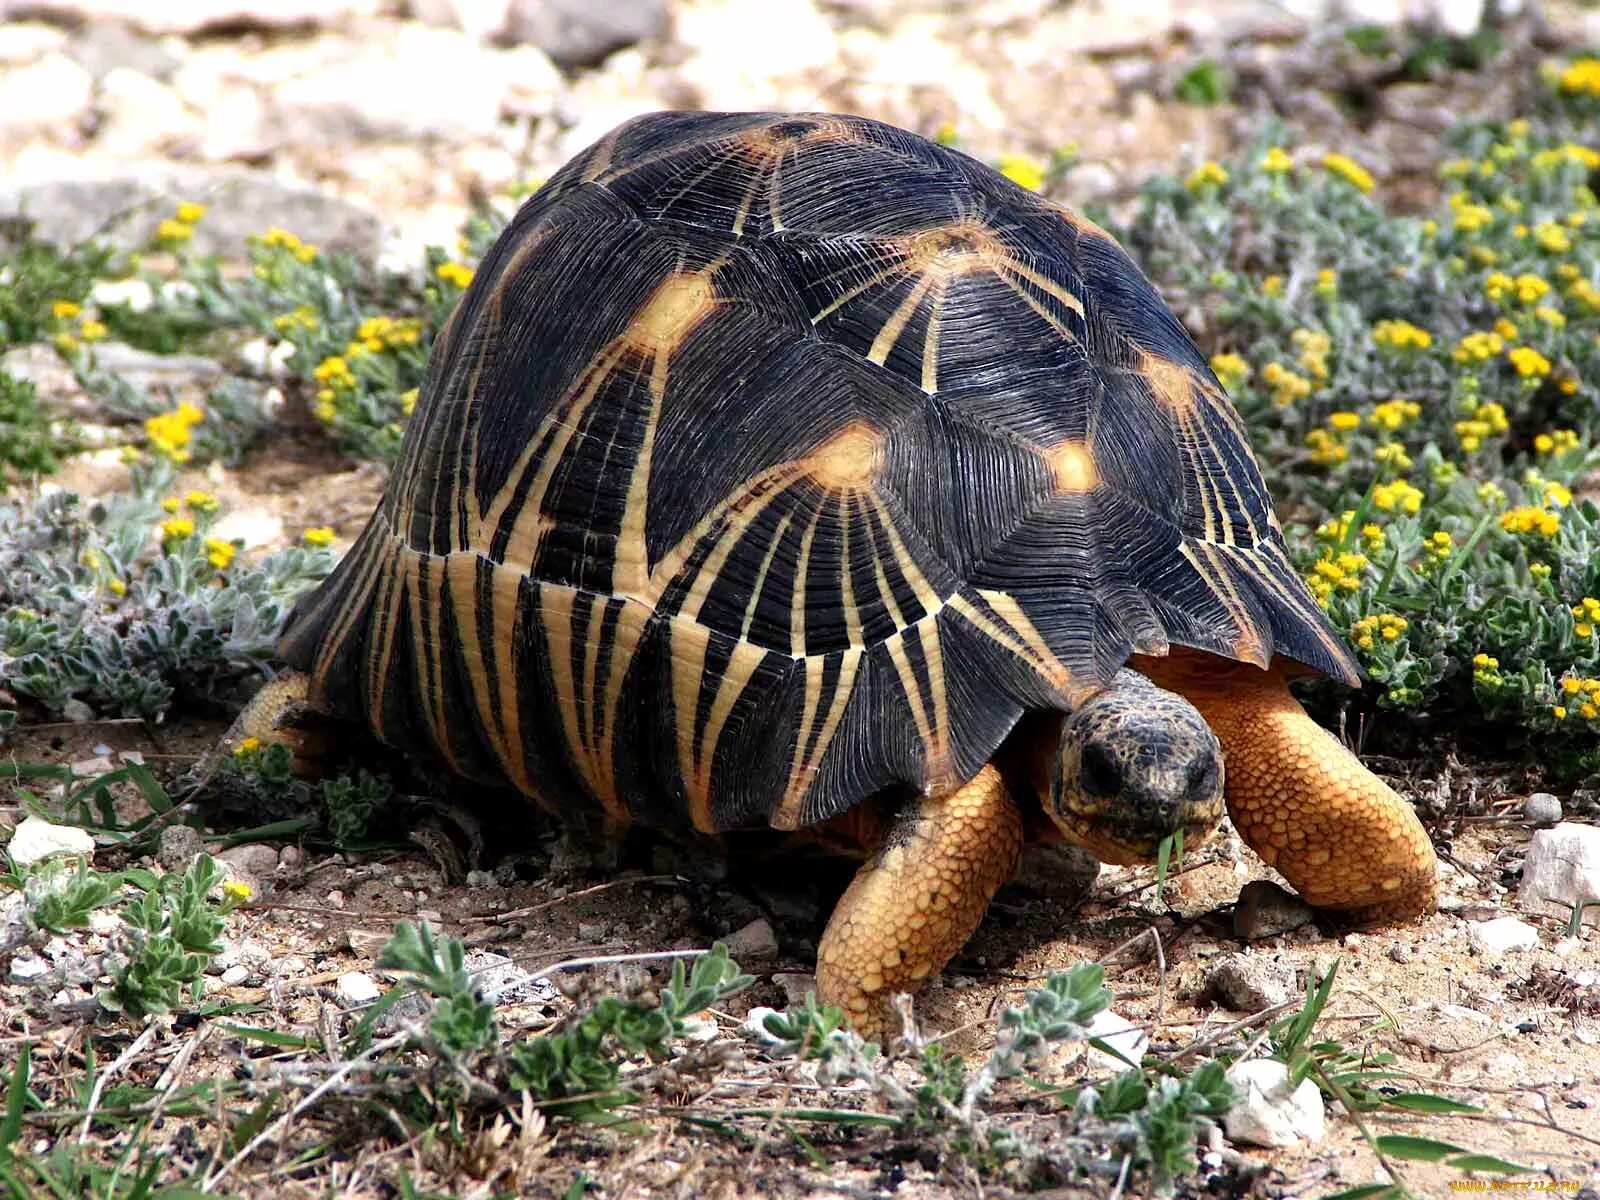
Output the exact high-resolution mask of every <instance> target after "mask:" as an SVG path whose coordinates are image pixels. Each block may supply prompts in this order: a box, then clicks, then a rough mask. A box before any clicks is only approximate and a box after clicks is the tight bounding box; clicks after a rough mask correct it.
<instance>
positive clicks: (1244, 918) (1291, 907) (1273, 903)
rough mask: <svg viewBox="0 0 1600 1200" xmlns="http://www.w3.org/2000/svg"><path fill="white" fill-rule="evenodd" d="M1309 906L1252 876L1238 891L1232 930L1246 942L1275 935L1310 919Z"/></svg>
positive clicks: (1269, 883) (1273, 885)
mask: <svg viewBox="0 0 1600 1200" xmlns="http://www.w3.org/2000/svg"><path fill="white" fill-rule="evenodd" d="M1311 917H1312V912H1311V908H1310V906H1309V905H1307V904H1306V902H1305V901H1304V900H1302V899H1300V897H1298V896H1296V895H1293V894H1292V893H1290V892H1286V891H1284V890H1283V889H1282V888H1281V887H1279V886H1278V885H1277V884H1275V883H1273V882H1271V881H1270V880H1266V879H1253V880H1251V881H1250V882H1249V883H1247V884H1245V885H1244V887H1243V888H1242V889H1241V890H1240V892H1239V902H1238V903H1237V904H1235V905H1234V908H1233V933H1234V936H1235V937H1240V938H1244V939H1245V940H1246V941H1255V940H1256V939H1258V938H1267V937H1275V936H1277V935H1278V934H1280V933H1288V932H1289V931H1290V930H1291V929H1298V928H1300V927H1301V926H1302V925H1307V924H1309V923H1310V922H1311Z"/></svg>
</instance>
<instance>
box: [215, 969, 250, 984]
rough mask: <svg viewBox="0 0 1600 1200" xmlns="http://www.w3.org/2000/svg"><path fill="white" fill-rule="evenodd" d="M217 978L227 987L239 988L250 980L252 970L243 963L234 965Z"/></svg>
mask: <svg viewBox="0 0 1600 1200" xmlns="http://www.w3.org/2000/svg"><path fill="white" fill-rule="evenodd" d="M217 978H218V979H220V980H222V982H223V984H224V985H225V986H227V987H238V986H239V985H240V984H241V983H243V982H244V981H245V980H247V979H249V978H250V968H249V967H247V966H245V965H244V964H243V963H234V964H233V966H231V967H228V968H227V969H226V970H224V971H223V972H222V974H221V975H219V976H217Z"/></svg>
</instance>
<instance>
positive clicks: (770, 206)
mask: <svg viewBox="0 0 1600 1200" xmlns="http://www.w3.org/2000/svg"><path fill="white" fill-rule="evenodd" d="M786 152H787V151H786V150H785V149H783V148H781V147H780V148H779V150H778V153H777V154H775V155H774V156H773V158H772V181H771V182H770V183H768V184H767V215H768V216H769V217H770V218H771V219H772V232H773V233H778V232H780V231H782V229H783V207H782V201H781V199H780V193H781V191H782V189H783V182H782V176H783V156H784V154H785V153H786Z"/></svg>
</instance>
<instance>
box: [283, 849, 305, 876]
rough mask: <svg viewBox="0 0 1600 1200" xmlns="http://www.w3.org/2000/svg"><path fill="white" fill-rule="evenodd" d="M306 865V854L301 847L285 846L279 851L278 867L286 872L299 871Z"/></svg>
mask: <svg viewBox="0 0 1600 1200" xmlns="http://www.w3.org/2000/svg"><path fill="white" fill-rule="evenodd" d="M305 865H306V852H305V851H304V850H302V849H300V847H299V846H285V847H284V848H283V849H282V850H280V851H278V867H279V869H280V870H284V871H298V870H300V868H302V867H304V866H305Z"/></svg>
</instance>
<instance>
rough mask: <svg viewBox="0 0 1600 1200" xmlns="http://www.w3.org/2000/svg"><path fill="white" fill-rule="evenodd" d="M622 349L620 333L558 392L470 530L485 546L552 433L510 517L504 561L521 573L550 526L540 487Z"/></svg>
mask: <svg viewBox="0 0 1600 1200" xmlns="http://www.w3.org/2000/svg"><path fill="white" fill-rule="evenodd" d="M626 353H627V348H626V345H625V344H624V343H623V342H621V340H620V339H619V340H618V341H617V342H615V343H613V344H612V345H611V346H610V347H608V348H607V349H606V350H604V351H602V352H601V353H600V355H599V356H598V358H597V359H596V360H595V362H594V363H593V364H592V365H591V366H590V367H589V369H588V371H587V372H586V374H585V375H584V376H583V377H582V378H581V379H579V380H578V382H577V383H575V384H574V385H573V387H572V388H570V389H569V390H568V391H567V394H566V395H565V396H563V397H562V398H561V401H560V403H558V404H557V405H556V406H555V408H554V409H553V410H551V412H550V413H549V414H548V415H547V416H546V417H545V418H544V420H542V421H540V422H539V428H538V429H537V430H535V431H534V433H533V436H531V437H530V438H529V439H528V443H527V445H526V446H525V447H523V450H522V453H521V454H520V455H518V456H517V461H516V463H515V464H514V465H513V466H512V468H511V472H510V474H508V475H507V476H506V480H505V483H504V484H503V485H502V487H501V488H500V492H499V494H498V495H497V496H496V497H495V501H494V504H493V505H492V506H491V507H490V509H489V511H488V513H486V514H485V515H484V517H483V518H482V520H481V521H480V522H479V523H478V526H477V528H476V529H474V530H473V535H472V545H473V546H474V547H478V548H482V549H487V548H488V546H489V544H490V542H492V541H493V539H494V534H495V531H496V530H497V529H498V528H499V527H500V523H501V521H502V520H504V518H505V514H506V510H507V509H508V508H509V507H510V505H511V503H512V501H513V500H514V499H515V497H516V491H517V486H516V485H517V481H518V480H519V479H521V478H522V476H523V473H524V472H525V471H526V470H527V469H528V467H529V465H530V464H531V461H532V459H533V456H534V455H535V454H537V453H538V452H539V447H540V446H541V445H542V444H543V443H544V441H545V439H546V437H549V436H550V435H552V434H554V436H553V437H552V438H551V442H550V445H549V448H548V449H547V450H546V451H545V453H544V457H543V458H541V459H540V460H539V470H538V472H537V474H536V475H535V476H534V479H533V483H532V485H531V486H530V487H529V489H528V493H527V495H526V496H525V497H524V498H523V501H522V508H521V510H520V511H519V512H518V513H517V516H516V520H515V523H514V524H513V525H512V528H511V536H510V538H509V539H508V540H507V542H506V552H505V556H504V559H503V561H504V562H505V564H506V565H507V566H511V567H517V568H519V569H520V570H522V571H523V573H524V574H527V573H531V572H532V570H533V560H534V556H535V555H536V554H537V553H538V549H539V539H540V538H541V537H542V536H543V535H544V532H545V530H546V529H547V528H548V526H549V521H548V520H547V519H546V517H545V515H544V513H543V511H542V510H543V508H544V501H545V493H546V492H547V491H548V490H549V487H550V480H551V478H552V476H554V474H555V470H556V467H557V466H558V465H560V463H561V460H562V459H563V458H565V457H566V455H567V448H568V447H569V446H570V445H571V444H572V439H573V438H574V437H576V436H577V433H578V428H579V426H580V425H581V424H582V420H583V416H584V414H585V413H586V412H587V411H588V410H589V407H590V406H591V405H592V404H593V403H594V400H595V397H596V395H598V394H599V391H600V388H601V387H602V386H603V385H604V384H605V382H606V380H607V379H608V378H610V375H611V372H612V371H613V370H615V369H616V366H617V364H618V363H619V362H620V361H621V360H622V358H623V356H624V354H626Z"/></svg>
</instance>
